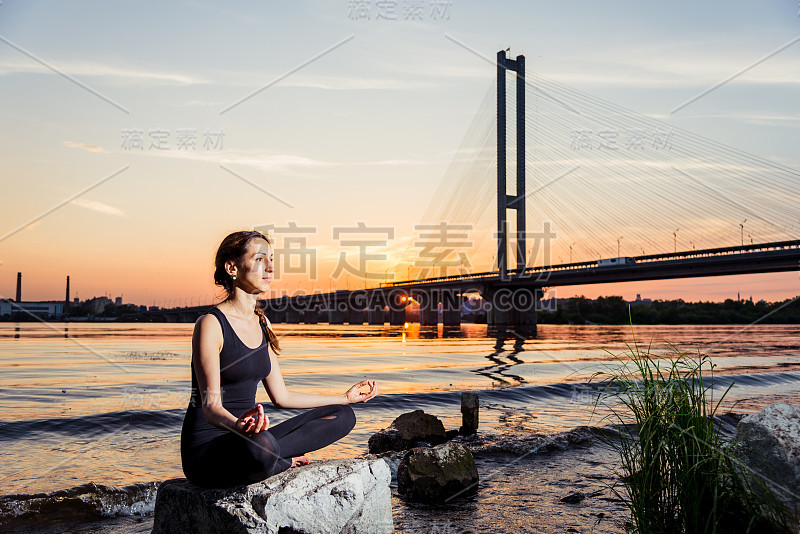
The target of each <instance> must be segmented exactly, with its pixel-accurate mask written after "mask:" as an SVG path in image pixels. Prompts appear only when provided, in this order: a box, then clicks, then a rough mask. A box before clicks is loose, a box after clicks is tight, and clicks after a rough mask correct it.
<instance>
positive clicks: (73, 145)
mask: <svg viewBox="0 0 800 534" xmlns="http://www.w3.org/2000/svg"><path fill="white" fill-rule="evenodd" d="M61 143H63V145H64V146H67V147H69V148H80V149H81V150H86V151H87V152H99V153H101V154H107V153H108V152H106V149H104V148H103V147H101V146H97V145H90V144H88V143H73V142H72V141H61Z"/></svg>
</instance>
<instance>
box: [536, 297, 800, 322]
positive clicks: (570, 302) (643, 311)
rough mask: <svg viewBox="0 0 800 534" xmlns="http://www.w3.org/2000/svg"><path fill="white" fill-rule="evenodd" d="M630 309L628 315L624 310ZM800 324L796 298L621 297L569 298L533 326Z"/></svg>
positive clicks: (799, 305) (543, 313)
mask: <svg viewBox="0 0 800 534" xmlns="http://www.w3.org/2000/svg"><path fill="white" fill-rule="evenodd" d="M629 307H630V315H629V314H628V308H629ZM756 321H758V322H759V323H764V324H800V296H798V297H794V298H791V299H787V300H784V301H781V302H765V301H763V300H762V301H759V302H753V301H752V300H733V299H728V300H726V301H725V302H685V301H684V300H683V299H678V300H654V301H652V302H648V303H637V302H632V303H629V302H626V301H625V300H624V299H623V298H622V297H617V296H612V297H599V298H597V299H594V300H592V299H588V298H586V297H573V298H570V299H566V301H562V302H559V305H558V306H557V308H556V309H555V310H552V311H551V310H542V311H539V312H538V314H537V322H539V323H544V324H629V323H630V322H633V323H634V324H749V323H753V322H756Z"/></svg>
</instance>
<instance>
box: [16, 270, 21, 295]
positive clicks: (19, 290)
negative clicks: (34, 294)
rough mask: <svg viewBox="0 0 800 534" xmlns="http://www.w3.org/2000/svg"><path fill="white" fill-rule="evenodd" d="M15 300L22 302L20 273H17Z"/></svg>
mask: <svg viewBox="0 0 800 534" xmlns="http://www.w3.org/2000/svg"><path fill="white" fill-rule="evenodd" d="M16 302H22V273H17V299H16Z"/></svg>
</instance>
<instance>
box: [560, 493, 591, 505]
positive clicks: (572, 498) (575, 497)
mask: <svg viewBox="0 0 800 534" xmlns="http://www.w3.org/2000/svg"><path fill="white" fill-rule="evenodd" d="M585 498H586V495H585V494H583V493H581V492H580V491H575V492H573V493H570V494H569V495H567V496H566V497H564V498H563V499H561V502H565V503H567V504H578V503H579V502H581V501H582V500H583V499H585Z"/></svg>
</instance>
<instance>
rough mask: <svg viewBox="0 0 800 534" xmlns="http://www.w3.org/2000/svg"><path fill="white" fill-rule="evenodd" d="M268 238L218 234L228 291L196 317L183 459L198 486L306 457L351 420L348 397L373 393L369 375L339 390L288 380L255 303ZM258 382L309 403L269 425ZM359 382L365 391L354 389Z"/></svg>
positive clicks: (267, 264) (235, 480)
mask: <svg viewBox="0 0 800 534" xmlns="http://www.w3.org/2000/svg"><path fill="white" fill-rule="evenodd" d="M271 245H272V242H271V240H270V239H269V238H268V237H267V236H265V235H264V234H261V233H260V232H256V231H242V232H234V233H232V234H230V235H228V236H227V237H226V238H225V239H223V240H222V243H221V244H220V246H219V249H218V250H217V255H216V259H215V262H214V263H215V272H214V281H215V283H216V284H217V285H220V286H222V287H223V288H224V289H225V291H226V293H227V298H226V299H225V300H224V301H223V302H221V303H220V304H218V305H217V306H214V307H212V308H211V309H210V310H209V312H208V313H207V314H205V315H203V316H201V317H200V318H199V319H198V320H197V322H196V323H195V328H194V334H193V336H192V395H191V400H190V402H189V407H188V408H187V409H186V416H185V418H184V421H183V429H182V431H181V462H182V464H183V472H184V474H185V475H186V478H187V479H189V480H190V481H191V482H193V483H195V484H197V485H199V486H204V487H217V488H223V487H230V486H236V485H241V484H251V483H253V482H258V481H259V480H263V479H265V478H267V477H269V476H271V475H274V474H277V473H280V472H282V471H284V470H286V469H288V468H289V467H294V466H296V465H304V464H307V463H308V458H306V457H305V453H307V452H310V451H313V450H317V449H320V448H322V447H325V446H327V445H329V444H331V443H333V442H334V441H336V440H338V439H341V438H342V437H344V436H346V435H347V434H348V433H349V432H350V430H352V428H353V426H355V414H354V413H353V409H352V408H350V406H348V404H351V403H354V402H367V401H368V400H370V399H371V398H373V397H374V396H375V395H377V394H378V387H377V384H376V383H375V382H374V381H369V380H362V381H361V382H359V383H358V384H355V385H354V386H352V387H351V388H350V389H348V390H347V392H346V393H344V394H342V395H312V394H307V393H298V392H295V391H290V390H288V389H287V388H286V384H285V383H284V381H283V376H282V375H281V370H280V367H279V365H278V360H277V358H276V356H275V354H276V353H277V352H279V351H280V345H279V343H278V338H277V337H276V336H275V334H274V333H273V331H272V326H271V325H270V322H269V320H268V319H267V318H266V316H265V315H264V312H263V311H262V310H261V309H260V308H259V307H258V306H257V305H256V297H257V296H258V295H259V294H260V293H263V292H265V291H267V290H268V289H269V283H270V280H271V279H272V273H273V263H272V262H273V254H272V250H271ZM258 340H260V344H259V341H258ZM268 347H271V348H272V350H271V351H270V350H269V348H268ZM259 381H260V382H261V383H262V384H263V385H264V388H265V389H266V390H267V394H268V395H269V398H270V399H271V400H272V403H273V404H274V405H275V406H276V407H278V408H313V409H312V410H309V411H306V412H304V413H302V414H300V415H297V416H295V417H292V418H291V419H288V420H286V421H284V422H282V423H280V424H278V425H276V426H274V427H270V426H269V418H268V417H267V415H266V414H265V413H264V407H263V406H262V405H261V404H256V402H255V395H256V389H257V387H258V382H259ZM364 386H369V391H368V392H362V391H360V388H361V387H364Z"/></svg>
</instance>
